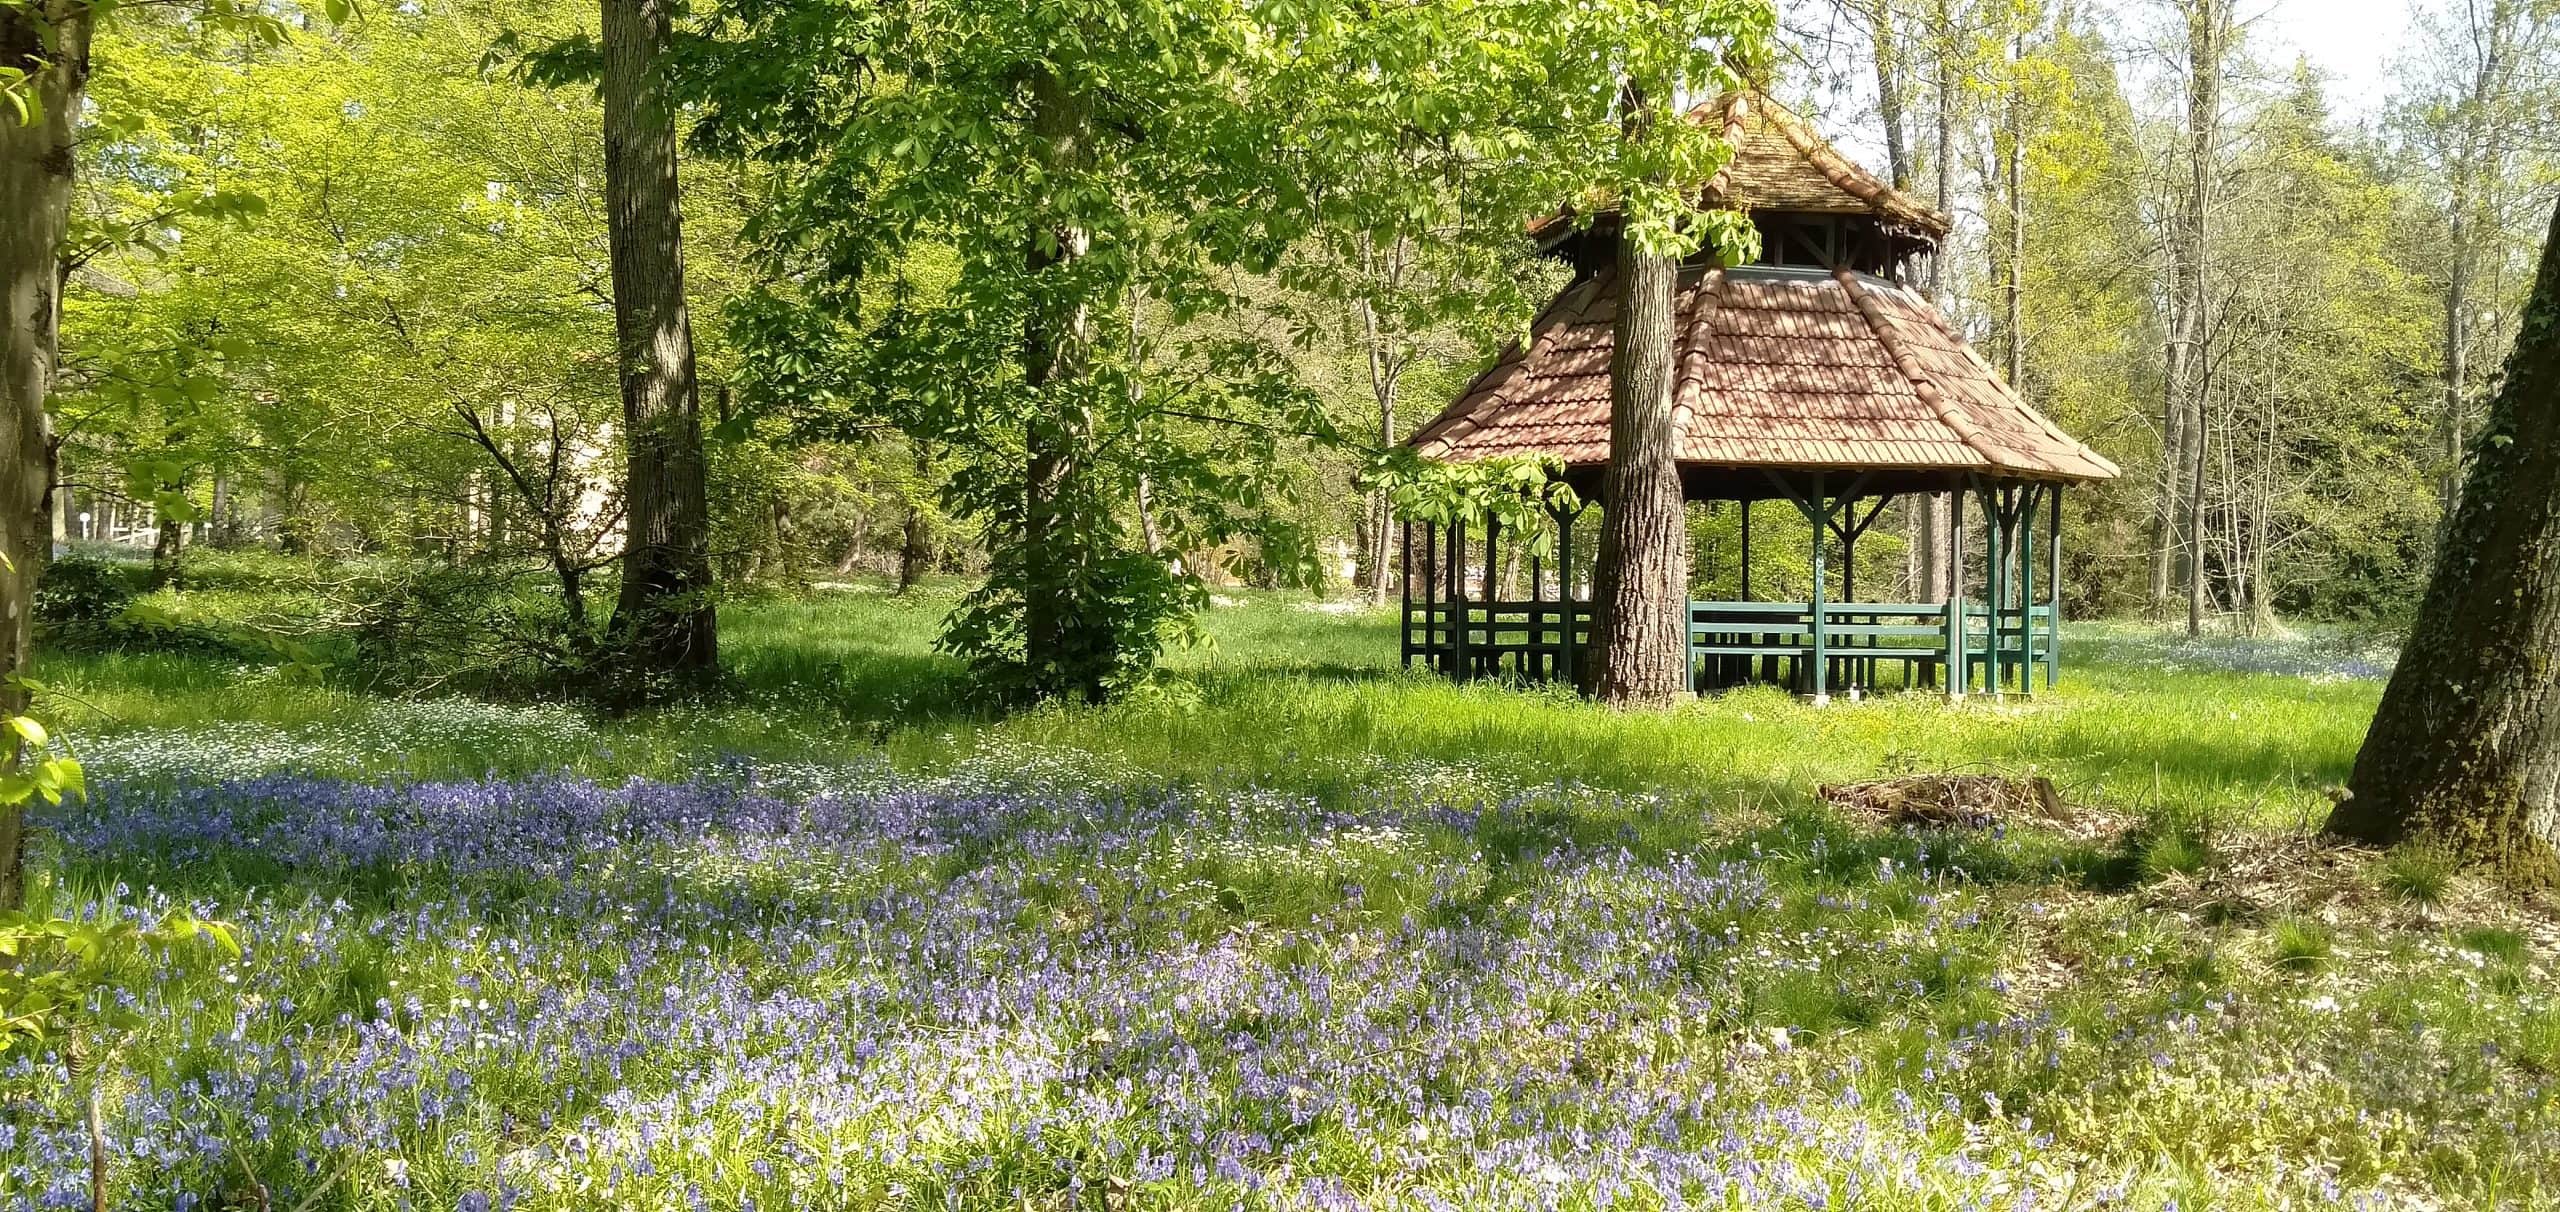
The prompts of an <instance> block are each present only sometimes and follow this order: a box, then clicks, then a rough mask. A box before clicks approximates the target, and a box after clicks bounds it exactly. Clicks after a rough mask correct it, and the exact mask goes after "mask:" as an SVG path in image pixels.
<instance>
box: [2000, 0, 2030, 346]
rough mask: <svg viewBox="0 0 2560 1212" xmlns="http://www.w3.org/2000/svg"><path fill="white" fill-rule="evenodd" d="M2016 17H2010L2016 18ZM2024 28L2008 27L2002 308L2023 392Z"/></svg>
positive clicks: (2025, 151)
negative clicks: (2005, 252)
mask: <svg viewBox="0 0 2560 1212" xmlns="http://www.w3.org/2000/svg"><path fill="white" fill-rule="evenodd" d="M2015 19H2016V18H2013V20H2015ZM2026 60H2027V30H2026V26H2025V25H2023V24H2021V25H2019V26H2018V28H2016V29H2015V30H2013V31H2011V34H2010V42H2009V135H2008V144H2009V148H2008V151H2009V155H2008V161H2009V163H2008V173H2007V175H2008V192H2009V199H2008V200H2009V207H2008V209H2009V257H2008V261H2009V283H2008V294H2009V297H2008V300H2007V305H2006V307H2005V308H2004V312H2005V317H2006V318H2005V322H2004V327H2005V328H2006V329H2007V330H2008V331H2007V336H2008V340H2007V341H2006V343H2005V344H2006V346H2007V352H2008V355H2009V389H2010V390H2011V391H2015V392H2019V393H2021V394H2024V393H2025V391H2026V390H2027V322H2026V309H2025V303H2026V270H2027V178H2026V159H2027V98H2026V87H2025V85H2026V81H2025V79H2024V76H2025V64H2026Z"/></svg>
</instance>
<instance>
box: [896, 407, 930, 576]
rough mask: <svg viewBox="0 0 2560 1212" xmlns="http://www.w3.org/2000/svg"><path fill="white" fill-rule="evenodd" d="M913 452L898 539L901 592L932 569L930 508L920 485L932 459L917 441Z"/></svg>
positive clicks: (924, 481)
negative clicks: (912, 480) (912, 472)
mask: <svg viewBox="0 0 2560 1212" xmlns="http://www.w3.org/2000/svg"><path fill="white" fill-rule="evenodd" d="M915 452H916V486H915V487H914V488H911V489H909V490H908V492H907V517H906V525H905V526H904V527H903V528H902V533H901V534H900V535H899V540H898V592H900V593H905V592H907V591H909V590H912V589H914V588H915V587H916V586H917V585H919V584H922V583H923V582H924V578H925V574H926V573H929V572H932V571H933V512H932V510H931V508H929V507H928V506H927V505H926V504H925V501H924V485H925V484H927V483H929V482H931V479H932V474H933V464H932V460H931V459H930V458H928V457H927V456H926V454H925V452H924V446H923V445H922V444H921V443H919V444H917V446H916V448H915Z"/></svg>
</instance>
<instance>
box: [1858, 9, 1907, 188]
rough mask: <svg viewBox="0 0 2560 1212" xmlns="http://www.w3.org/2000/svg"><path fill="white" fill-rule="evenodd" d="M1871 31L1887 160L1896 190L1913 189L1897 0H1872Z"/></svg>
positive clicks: (1868, 26)
mask: <svg viewBox="0 0 2560 1212" xmlns="http://www.w3.org/2000/svg"><path fill="white" fill-rule="evenodd" d="M1869 2H1870V5H1871V7H1870V8H1869V9H1868V10H1867V30H1868V32H1869V33H1870V34H1872V35H1874V41H1873V46H1874V53H1875V61H1876V116H1877V117H1879V118H1882V119H1883V120H1884V157H1885V165H1886V168H1887V170H1888V171H1889V172H1890V173H1891V174H1892V176H1893V187H1894V188H1895V189H1901V190H1907V189H1910V188H1911V153H1910V152H1909V150H1907V147H1906V145H1905V142H1904V138H1903V123H1902V48H1901V46H1900V44H1899V43H1897V42H1895V41H1894V35H1893V0H1869Z"/></svg>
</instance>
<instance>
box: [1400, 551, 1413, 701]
mask: <svg viewBox="0 0 2560 1212" xmlns="http://www.w3.org/2000/svg"><path fill="white" fill-rule="evenodd" d="M1396 538H1397V542H1396V595H1397V597H1396V601H1397V612H1396V620H1397V625H1396V648H1397V656H1398V658H1399V660H1400V663H1401V664H1402V665H1403V666H1404V667H1405V668H1407V669H1411V668H1413V523H1411V522H1398V523H1396Z"/></svg>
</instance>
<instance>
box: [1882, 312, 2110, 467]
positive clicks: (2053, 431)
mask: <svg viewBox="0 0 2560 1212" xmlns="http://www.w3.org/2000/svg"><path fill="white" fill-rule="evenodd" d="M1929 316H1930V319H1931V320H1932V321H1933V322H1934V323H1936V324H1937V326H1938V331H1940V332H1942V333H1945V334H1946V335H1947V337H1948V338H1949V340H1950V341H1951V342H1952V343H1953V344H1954V345H1955V346H1956V348H1958V349H1961V350H1963V351H1964V353H1965V356H1966V357H1969V358H1972V359H1973V360H1974V361H1975V362H1976V363H1978V364H1979V365H1981V367H1982V369H1983V370H1984V372H1985V373H1987V374H1989V375H1990V376H1991V378H1992V380H1993V381H1995V382H1997V383H1999V384H2000V386H2002V387H2003V388H2006V389H2007V390H2008V392H2009V395H2010V396H2011V397H2012V398H2014V399H2016V401H2017V404H2018V411H2020V412H2022V413H2025V414H2026V415H2027V419H2028V420H2030V421H2033V422H2035V424H2036V428H2038V429H2041V430H2043V431H2044V435H2045V436H2046V437H2048V438H2051V439H2053V440H2054V441H2056V442H2058V443H2061V444H2062V445H2064V446H2068V447H2070V448H2071V449H2072V450H2073V451H2075V452H2077V453H2078V454H2079V455H2080V457H2081V458H2083V459H2087V460H2088V461H2089V462H2090V463H2092V464H2095V465H2096V466H2099V467H2103V468H2105V469H2107V471H2108V473H2109V474H2110V475H2123V474H2124V469H2123V468H2122V467H2118V466H2117V465H2116V461H2115V460H2113V459H2110V458H2108V457H2107V456H2105V455H2102V454H2099V453H2098V452H2097V449H2096V448H2095V447H2092V446H2090V445H2089V444H2088V443H2086V442H2083V441H2081V440H2080V439H2078V438H2075V437H2072V436H2071V435H2070V434H2068V433H2065V432H2063V430H2062V427H2061V426H2060V425H2056V424H2054V422H2053V418H2051V417H2048V416H2046V415H2044V412H2043V411H2042V410H2041V409H2038V408H2037V407H2036V406H2035V405H2033V404H2030V403H2028V402H2027V396H2026V393H2025V392H2022V391H2019V390H2018V385H2017V384H2015V383H2012V382H2010V381H2009V379H2008V376H2006V375H2003V374H2001V373H2000V371H1999V369H1998V368H1996V367H1994V366H1992V365H1991V363H1990V362H1989V361H1987V360H1985V359H1984V358H1983V356H1982V352H1981V351H1980V350H1977V349H1975V348H1974V347H1973V346H1972V344H1971V343H1969V342H1967V341H1965V340H1964V339H1963V338H1962V337H1960V336H1958V335H1957V333H1956V331H1955V329H1954V328H1953V327H1951V326H1949V325H1948V323H1947V318H1946V317H1945V316H1943V315H1940V314H1938V310H1937V309H1936V308H1934V307H1933V308H1930V309H1929Z"/></svg>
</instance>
